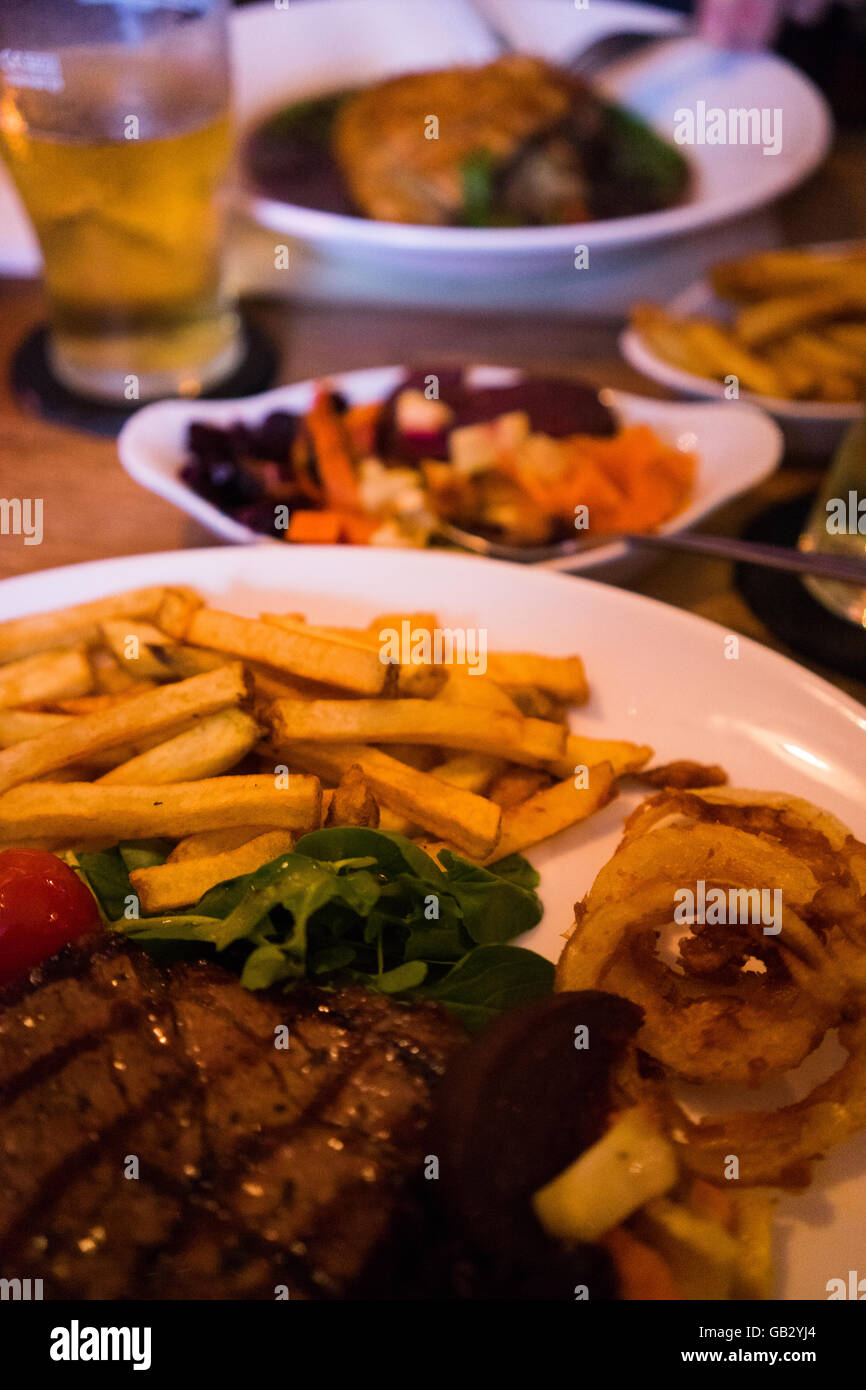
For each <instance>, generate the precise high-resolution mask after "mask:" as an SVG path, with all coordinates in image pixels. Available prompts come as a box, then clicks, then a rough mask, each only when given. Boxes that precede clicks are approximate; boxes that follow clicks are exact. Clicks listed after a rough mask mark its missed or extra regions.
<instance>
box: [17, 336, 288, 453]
mask: <svg viewBox="0 0 866 1390" xmlns="http://www.w3.org/2000/svg"><path fill="white" fill-rule="evenodd" d="M242 328H243V335H244V355H243V357H242V358H241V361H240V362H239V364H238V366H237V367H236V368H235V370H234V371H233V372H232V374H231V376H229V377H226V378H225V380H223V381H221V382H220V383H219V384H218V385H217V386H214V387H212V388H211V389H210V390H209V391H203V392H202V394H201V395H200V396H195V397H185V398H184V399H190V400H201V401H216V400H226V399H227V398H229V397H233V396H252V395H255V394H256V392H258V391H264V390H266V389H267V387H269V386H271V385H273V382H274V378H275V376H276V372H277V365H278V361H279V355H278V353H277V349H276V348H275V346H274V344H273V343H272V342H271V340H270V338H269V337H268V336H267V334H266V333H264V332H263V331H262V330H261V328H259V327H258V326H257V325H256V324H254V323H252V322H251V321H250V320H249V319H247V318H244V319H243V325H242ZM47 342H48V329H47V327H46V326H45V325H44V324H43V325H41V326H40V327H39V328H36V329H34V330H33V332H32V333H29V334H28V336H27V337H26V338H25V339H24V341H23V342H22V343H21V345H20V347H19V348H18V349H17V350H16V352H15V355H14V357H13V358H12V365H11V368H10V373H9V375H10V380H11V383H12V390H13V393H14V395H15V398H16V400H17V401H18V404H19V405H20V406H21V407H22V409H24V410H28V411H30V412H31V414H33V415H39V416H41V418H42V419H43V420H50V421H51V423H52V424H55V425H66V426H68V427H69V428H71V429H75V430H84V431H85V432H86V433H88V434H99V435H105V436H108V437H109V438H113V437H114V436H115V435H117V434H119V432H120V429H121V427H122V426H123V425H124V424H125V423H126V421H127V420H128V419H129V417H130V416H131V415H134V414H135V412H136V411H137V410H140V409H141V408H142V406H144V405H149V404H151V402H150V401H130V402H129V404H125V403H124V404H123V405H120V404H118V405H111V404H109V403H107V402H105V401H96V400H89V399H87V398H86V397H84V396H78V395H76V394H75V392H74V391H71V390H70V389H69V387H68V386H64V385H63V383H62V382H61V381H58V379H57V377H56V376H55V375H54V372H53V371H52V369H51V366H50V364H49V360H48V352H47Z"/></svg>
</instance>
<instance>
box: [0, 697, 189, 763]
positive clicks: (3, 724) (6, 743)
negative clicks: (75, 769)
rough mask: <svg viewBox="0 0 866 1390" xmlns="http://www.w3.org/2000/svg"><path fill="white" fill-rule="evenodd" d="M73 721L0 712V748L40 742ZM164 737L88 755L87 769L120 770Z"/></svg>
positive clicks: (24, 712)
mask: <svg viewBox="0 0 866 1390" xmlns="http://www.w3.org/2000/svg"><path fill="white" fill-rule="evenodd" d="M73 717H74V716H72V715H71V714H49V713H46V712H44V711H43V710H23V709H20V710H19V709H9V710H5V709H0V748H11V747H12V745H13V744H16V743H25V742H26V741H27V739H30V738H38V736H39V735H40V734H44V733H47V732H48V731H49V730H54V729H59V728H60V726H61V725H62V724H67V725H68V724H69V723H70V722H71V721H72V719H73ZM164 737H165V735H164V734H163V733H162V732H161V733H160V734H159V735H151V736H150V739H147V738H145V739H141V740H139V741H138V742H137V743H134V744H117V745H116V746H115V747H114V748H103V749H99V750H97V751H95V752H93V753H90V754H88V765H89V766H90V767H91V768H94V769H97V770H100V771H104V770H105V769H106V768H111V767H117V765H118V763H125V762H127V761H128V760H129V759H130V758H134V757H136V756H137V754H139V753H142V752H144V751H145V749H146V747H147V746H148V745H149V744H150V742H151V741H153V742H159V741H161V740H162V739H164ZM72 766H74V764H73V765H72ZM54 771H55V772H57V771H59V769H58V768H55V769H54ZM79 780H83V778H79Z"/></svg>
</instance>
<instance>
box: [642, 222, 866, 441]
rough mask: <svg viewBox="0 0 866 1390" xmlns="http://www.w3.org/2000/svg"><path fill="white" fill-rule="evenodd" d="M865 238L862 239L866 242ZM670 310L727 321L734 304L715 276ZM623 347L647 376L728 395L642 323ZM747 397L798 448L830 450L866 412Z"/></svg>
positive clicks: (712, 396) (702, 396) (705, 395)
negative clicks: (674, 358)
mask: <svg viewBox="0 0 866 1390" xmlns="http://www.w3.org/2000/svg"><path fill="white" fill-rule="evenodd" d="M863 244H864V243H858V245H861V246H862V245H863ZM851 245H853V243H848V242H846V243H834V244H833V245H832V246H830V245H826V246H814V247H811V248H809V249H811V250H814V251H821V250H824V251H829V250H836V249H842V247H843V246H845V247H848V246H851ZM666 308H667V309H668V310H669V311H670V313H672V314H675V315H678V316H682V317H691V316H692V315H699V316H702V317H706V316H709V317H710V318H719V319H722V320H725V321H726V320H727V319H729V318H730V315H731V306H730V305H729V304H726V303H725V302H724V300H722V299H720V298H719V297H718V295H716V293H715V291H714V290H713V287H712V285H711V284H710V282H709V280H703V279H701V280H697V281H695V283H694V284H691V285H689V286H688V288H687V289H685V290H683V292H682V294H678V295H677V296H676V298H675V299H672V300H671V302H670V303H669V304H668V305H666ZM619 346H620V351H621V352H622V355H623V357H625V359H626V361H628V362H630V363H631V365H632V366H633V367H635V368H636V369H637V370H638V371H639V372H643V374H644V376H647V377H649V378H650V379H651V380H652V381H657V382H659V383H660V384H661V385H662V386H668V387H670V389H671V390H672V391H679V392H680V394H681V395H684V396H691V397H692V398H693V399H699V400H723V399H724V395H725V387H724V385H723V384H722V382H720V381H713V380H712V379H711V378H710V377H705V376H696V375H695V374H694V373H693V372H685V371H683V370H682V368H681V367H675V366H674V365H673V363H671V362H666V361H665V359H664V358H663V357H659V356H658V354H657V353H655V352H654V351H653V349H652V348H651V347H650V345H649V343H648V342H647V341H646V339H645V338H644V336H643V334H642V333H640V331H639V330H638V329H636V328H626V329H624V330H623V332H622V333H621V334H620V338H619ZM740 399H741V400H744V401H751V402H752V403H753V404H754V405H758V406H761V408H762V409H763V410H766V411H768V412H769V413H770V414H771V415H773V416H774V418H775V419H776V420H778V422H779V424H780V425H781V427H782V433H783V434H784V437H785V443H786V446H787V448H788V449H790V450H791V452H792V453H798V452H799V453H810V454H827V453H830V452H832V450H833V449H834V448H835V447H836V445H837V444H838V443H839V441H840V439H841V437H842V435H843V434H844V432H845V430H846V429H847V428H848V426H849V425H851V424H852V423H853V422H854V421H855V420H859V418H860V416H861V415H862V413H863V406H862V405H861V404H858V403H857V402H856V401H852V402H851V403H850V404H846V403H844V402H840V403H839V404H834V403H832V402H827V401H787V400H783V399H780V398H778V397H775V396H760V395H758V394H757V393H756V392H753V391H744V392H743V393H742V395H741V397H740Z"/></svg>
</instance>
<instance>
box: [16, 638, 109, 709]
mask: <svg viewBox="0 0 866 1390" xmlns="http://www.w3.org/2000/svg"><path fill="white" fill-rule="evenodd" d="M92 689H93V671H92V670H91V667H90V662H89V661H88V660H87V656H86V654H85V652H84V651H83V650H82V649H81V648H80V647H73V648H71V649H70V650H69V651H47V652H39V653H37V654H36V656H26V657H24V658H22V660H20V661H12V662H10V663H9V665H8V666H2V667H0V706H6V707H9V706H14V705H41V704H47V703H49V702H50V701H53V700H60V699H64V698H65V697H67V696H73V695H76V696H77V695H85V694H86V693H87V692H88V691H89V690H92Z"/></svg>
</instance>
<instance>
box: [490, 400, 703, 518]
mask: <svg viewBox="0 0 866 1390" xmlns="http://www.w3.org/2000/svg"><path fill="white" fill-rule="evenodd" d="M547 443H548V445H549V446H550V449H548V450H547V451H546V455H545V464H546V467H545V469H544V471H543V472H540V471H536V470H535V469H533V467H532V463H531V461H532V455H529V456H528V457H527V458H525V459H523V460H521V459H520V458H518V459H517V460H516V461H514V462H511V463H510V464H509V467H508V469H507V471H508V472H509V474H510V475H511V476H512V477H513V478H514V480H515V482H516V483H517V484H518V485H519V486H520V487H521V488H522V490H523V491H524V493H525V494H526V495H527V496H528V497H529V498H531V500H532V501H533V502H534V503H535V504H536V506H539V507H541V508H542V509H543V510H544V511H545V512H546V513H547V515H549V516H559V517H562V518H564V519H565V520H568V521H570V520H571V519H572V518H573V517H574V516H575V515H576V511H575V509H576V508H577V507H579V506H585V507H586V508H587V511H588V516H589V530H590V531H591V532H594V533H595V534H603V533H605V532H609V531H649V530H652V529H653V528H654V527H656V526H659V525H661V523H662V522H663V521H666V520H667V519H668V518H669V517H671V516H674V515H675V514H676V513H677V512H678V511H680V510H681V509H682V508H683V506H684V505H685V503H686V501H687V499H688V496H689V493H690V491H691V488H692V485H693V482H694V476H695V468H696V463H695V459H694V457H693V456H692V455H691V454H687V453H683V452H682V451H681V450H679V449H675V448H672V447H671V446H670V445H668V444H665V443H664V442H663V441H662V440H660V439H659V438H658V436H657V435H656V434H655V433H654V431H653V430H652V429H651V428H650V427H649V425H626V426H624V427H623V428H622V429H621V430H619V431H618V432H617V434H615V435H612V436H610V437H604V438H599V437H597V436H594V435H585V434H576V435H572V436H571V437H569V438H566V439H560V440H549V441H547ZM551 449H552V450H553V451H554V454H553V461H554V467H553V468H551V466H550V465H551V457H550V450H551ZM556 453H558V455H559V468H558V470H557V469H556V468H555V459H556Z"/></svg>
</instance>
